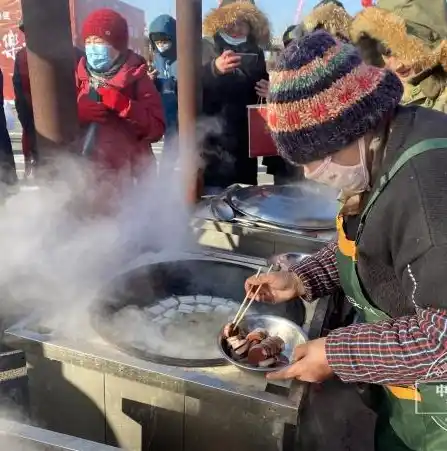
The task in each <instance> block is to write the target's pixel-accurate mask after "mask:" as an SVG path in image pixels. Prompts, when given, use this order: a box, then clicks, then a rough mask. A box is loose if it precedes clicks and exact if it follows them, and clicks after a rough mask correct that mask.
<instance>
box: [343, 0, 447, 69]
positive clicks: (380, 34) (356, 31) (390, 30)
mask: <svg viewBox="0 0 447 451" xmlns="http://www.w3.org/2000/svg"><path fill="white" fill-rule="evenodd" d="M444 1H445V0H444ZM396 11H397V10H396ZM405 11H406V10H404V9H403V8H401V10H399V13H397V12H396V13H394V12H390V11H388V10H385V9H383V8H378V7H375V6H372V7H369V8H366V9H364V10H363V11H361V12H360V13H359V14H357V16H356V17H355V18H354V21H353V22H352V25H351V30H350V36H351V39H352V41H353V42H354V43H355V44H357V43H359V42H360V40H361V39H362V38H365V37H368V38H370V39H373V40H375V41H377V42H379V43H381V44H382V46H383V47H384V48H385V49H386V50H387V51H389V52H390V53H391V54H392V55H394V56H395V57H396V58H398V59H399V60H401V61H402V62H404V63H405V64H407V65H409V66H411V67H412V68H413V70H414V72H415V73H416V74H419V73H422V72H425V71H428V70H430V69H432V68H434V67H436V66H438V65H441V66H442V67H443V69H444V70H446V71H447V39H444V38H445V36H441V35H440V34H439V33H438V32H436V31H435V30H433V29H432V28H430V26H428V25H423V24H422V23H417V22H413V21H412V20H410V19H406V18H405V14H404V13H405Z"/></svg>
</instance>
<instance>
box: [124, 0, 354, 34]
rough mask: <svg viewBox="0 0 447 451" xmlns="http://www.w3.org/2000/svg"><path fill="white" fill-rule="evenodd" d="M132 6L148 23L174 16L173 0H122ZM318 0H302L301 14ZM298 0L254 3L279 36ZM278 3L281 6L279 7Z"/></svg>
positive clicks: (210, 1)
mask: <svg viewBox="0 0 447 451" xmlns="http://www.w3.org/2000/svg"><path fill="white" fill-rule="evenodd" d="M124 1H125V2H126V3H130V4H132V5H134V6H138V7H139V8H141V9H144V11H145V12H146V20H147V21H148V23H150V22H151V20H152V19H154V18H155V17H157V16H158V15H160V14H170V15H172V16H174V17H175V0H124ZM318 1H319V0H303V2H304V3H303V11H302V14H306V12H309V10H311V9H312V8H313V7H314V6H315V5H316V4H317V3H318ZM217 3H218V1H217V0H203V2H202V9H203V12H204V13H206V12H207V11H209V10H210V9H211V8H215V7H216V5H217ZM298 3H299V0H256V4H257V6H258V7H259V8H261V9H262V10H263V11H264V12H265V13H266V14H267V15H268V16H269V18H270V21H271V23H272V25H273V33H274V35H275V36H280V35H282V33H283V32H284V31H285V29H286V28H287V27H288V26H289V25H292V24H293V22H294V19H295V15H296V11H297V8H298ZM343 3H344V5H345V7H346V9H347V10H348V11H349V12H350V13H353V14H354V13H356V12H357V11H359V10H360V9H361V0H345V1H344V2H343ZM279 4H280V5H281V7H279Z"/></svg>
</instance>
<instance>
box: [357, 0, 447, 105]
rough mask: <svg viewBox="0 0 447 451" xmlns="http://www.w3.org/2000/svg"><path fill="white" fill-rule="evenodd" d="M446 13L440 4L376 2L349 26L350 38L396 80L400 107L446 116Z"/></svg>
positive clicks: (409, 0) (405, 0)
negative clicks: (400, 89)
mask: <svg viewBox="0 0 447 451" xmlns="http://www.w3.org/2000/svg"><path fill="white" fill-rule="evenodd" d="M446 9H447V7H446V2H445V0H430V2H427V1H426V0H380V1H379V2H378V4H377V6H372V7H369V8H365V9H364V10H363V11H361V12H360V13H359V14H358V15H357V16H356V17H355V18H354V21H353V22H352V24H351V28H350V37H351V40H352V41H353V42H354V43H355V44H356V45H358V46H360V47H362V49H363V51H364V52H366V51H367V52H369V53H370V54H371V55H374V56H375V58H376V59H380V62H379V64H376V65H380V64H382V65H385V66H387V67H388V68H389V69H391V70H393V71H394V72H395V73H396V74H397V75H398V76H399V78H400V80H401V81H402V83H403V85H404V88H405V91H404V96H403V99H402V104H403V105H420V106H424V107H426V108H433V109H436V110H440V111H443V112H447V21H446V17H447V16H446ZM369 62H371V63H372V61H371V60H370V61H369Z"/></svg>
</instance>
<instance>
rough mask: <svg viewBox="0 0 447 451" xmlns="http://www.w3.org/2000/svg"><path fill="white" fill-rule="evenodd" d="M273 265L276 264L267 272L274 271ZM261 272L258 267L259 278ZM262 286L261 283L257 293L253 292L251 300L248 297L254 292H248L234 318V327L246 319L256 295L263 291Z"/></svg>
mask: <svg viewBox="0 0 447 451" xmlns="http://www.w3.org/2000/svg"><path fill="white" fill-rule="evenodd" d="M273 267H274V265H271V266H270V268H269V269H268V271H267V273H266V274H270V272H271V271H272V269H273ZM260 274H261V268H259V269H258V272H257V273H256V278H258V277H259V275H260ZM261 288H262V285H259V287H258V288H257V290H256V291H255V293H254V294H253V296H252V298H251V299H250V301H249V300H248V298H249V297H250V294H251V293H252V290H250V291H249V292H248V293H247V295H246V296H245V299H244V300H243V301H242V304H241V306H240V308H239V310H238V311H237V313H236V316H235V317H234V319H233V323H232V324H233V325H234V328H236V327H237V326H239V324H240V322H241V321H242V320H243V319H244V316H245V314H246V313H247V311H248V309H249V308H250V307H251V304H253V302H254V300H255V298H256V296H257V295H258V294H259V292H260V291H261Z"/></svg>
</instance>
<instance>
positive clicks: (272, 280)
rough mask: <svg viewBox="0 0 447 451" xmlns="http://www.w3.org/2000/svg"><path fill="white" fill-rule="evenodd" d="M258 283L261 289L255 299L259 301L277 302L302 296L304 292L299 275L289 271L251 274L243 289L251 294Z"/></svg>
mask: <svg viewBox="0 0 447 451" xmlns="http://www.w3.org/2000/svg"><path fill="white" fill-rule="evenodd" d="M259 285H261V289H260V291H259V293H258V295H257V296H256V298H255V299H256V300H257V301H261V302H271V303H273V304H279V303H282V302H287V301H290V300H292V299H295V298H297V297H300V296H304V294H305V293H306V290H305V288H304V285H303V282H302V281H301V279H300V278H299V276H297V275H296V274H295V273H292V272H289V271H278V272H272V273H270V274H261V275H260V276H259V277H256V276H252V277H250V278H249V279H247V280H246V282H245V291H246V292H247V293H251V294H252V295H253V294H254V293H255V291H256V290H257V289H258V287H259Z"/></svg>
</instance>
